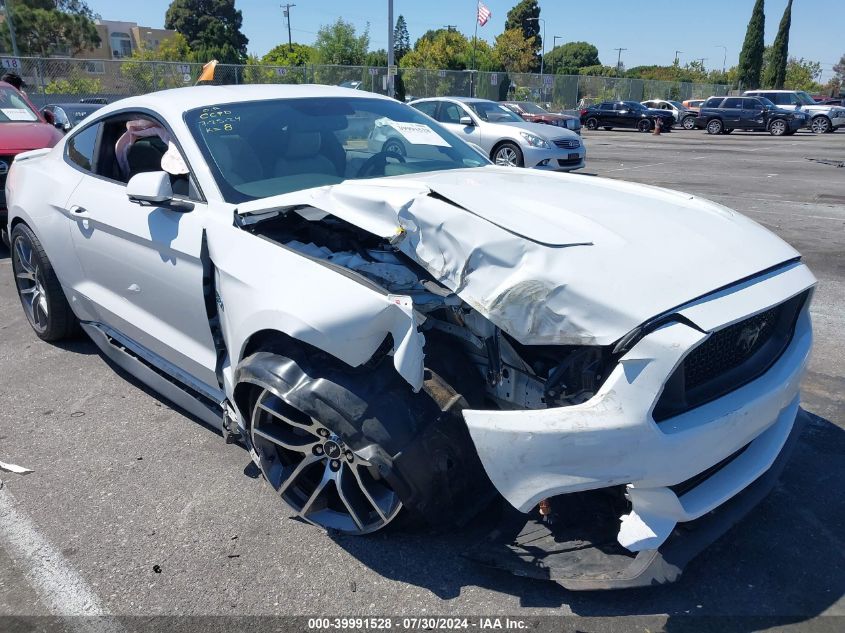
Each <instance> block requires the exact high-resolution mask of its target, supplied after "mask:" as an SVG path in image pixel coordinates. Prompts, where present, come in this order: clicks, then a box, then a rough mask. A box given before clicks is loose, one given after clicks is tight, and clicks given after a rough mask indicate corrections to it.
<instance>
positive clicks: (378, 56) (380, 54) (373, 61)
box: [364, 48, 387, 67]
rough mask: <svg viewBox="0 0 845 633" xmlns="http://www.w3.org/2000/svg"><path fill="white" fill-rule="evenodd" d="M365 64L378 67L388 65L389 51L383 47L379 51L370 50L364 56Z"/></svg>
mask: <svg viewBox="0 0 845 633" xmlns="http://www.w3.org/2000/svg"><path fill="white" fill-rule="evenodd" d="M364 65H365V66H378V67H385V66H387V51H386V50H384V49H383V48H380V49H378V50H377V51H370V52H369V53H367V55H366V57H364Z"/></svg>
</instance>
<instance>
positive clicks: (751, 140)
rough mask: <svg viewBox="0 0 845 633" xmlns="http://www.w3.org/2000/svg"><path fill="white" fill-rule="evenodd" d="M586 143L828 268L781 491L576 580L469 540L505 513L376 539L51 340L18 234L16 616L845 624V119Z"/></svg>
mask: <svg viewBox="0 0 845 633" xmlns="http://www.w3.org/2000/svg"><path fill="white" fill-rule="evenodd" d="M585 142H586V144H587V148H588V159H587V167H586V169H585V170H583V173H584V174H585V177H590V175H596V176H606V177H610V178H619V179H625V180H633V181H637V182H642V183H647V184H651V185H657V186H664V187H670V188H673V189H679V190H682V191H687V192H690V193H693V194H697V195H702V196H704V197H708V198H711V199H713V200H716V201H718V202H720V203H723V204H725V205H727V206H729V207H732V208H734V209H737V210H738V211H740V212H742V213H744V214H746V215H748V216H750V217H751V218H753V219H754V220H756V221H757V222H759V223H760V224H762V225H764V226H766V227H768V228H769V229H771V230H773V231H774V232H775V233H777V234H778V235H780V236H781V237H783V238H784V239H786V240H787V241H788V242H790V243H791V244H793V245H794V246H795V247H796V248H797V249H798V250H799V251H801V252H802V253H803V256H804V259H805V261H806V262H807V263H808V265H809V266H810V267H811V268H812V270H813V271H814V272H815V274H816V275H817V277H818V278H819V286H818V291H817V293H816V296H815V300H814V304H813V308H812V315H813V319H814V325H815V332H816V343H815V349H814V356H813V360H812V363H811V366H810V372H809V374H808V376H807V379H806V381H805V384H804V401H803V407H804V409H805V410H806V411H807V414H806V415H807V416H808V419H809V425H808V428H807V430H806V432H805V433H804V435H803V436H802V438H801V440H800V442H799V444H798V447H797V449H796V451H795V454H794V456H793V458H792V460H791V462H790V464H789V465H788V466H787V468H786V470H785V472H784V474H783V476H782V479H781V483H780V484H779V485H778V486H777V487H776V488H775V490H774V491H773V492H772V494H771V495H770V496H769V497H768V498H767V499H766V500H765V501H763V502H762V503H761V505H760V506H759V507H758V508H757V509H756V510H755V511H754V512H753V514H752V515H751V516H749V517H748V518H747V519H745V520H744V521H742V522H741V523H740V524H738V525H737V526H735V527H734V528H733V529H732V530H731V531H730V532H729V533H728V534H726V535H725V536H724V537H723V538H722V539H720V540H719V541H718V542H717V543H716V544H715V545H714V546H713V547H711V548H710V549H709V550H707V551H706V552H705V553H704V554H702V555H701V556H700V557H699V558H697V559H696V560H695V561H693V562H692V563H691V564H690V565H689V566H688V567H687V569H686V572H685V573H684V575H683V576H682V578H681V580H680V581H679V582H678V583H676V584H674V585H669V586H664V587H655V588H649V589H640V590H633V591H623V592H605V593H572V592H568V591H566V590H564V589H562V588H561V587H559V586H557V585H555V584H553V583H550V582H543V581H537V580H529V579H525V578H519V577H515V576H511V575H509V574H507V573H505V572H500V571H496V570H491V569H486V568H483V567H480V566H478V565H476V564H475V563H472V562H470V561H468V560H466V559H465V558H463V557H462V552H464V551H465V550H466V548H467V547H469V546H470V545H472V544H473V543H474V542H475V541H476V540H477V539H478V538H479V537H480V536H481V535H482V534H484V533H485V532H486V531H487V529H488V528H489V526H488V525H485V524H484V523H483V521H481V520H479V521H476V522H474V523H473V524H471V525H469V526H467V527H466V528H465V529H463V530H460V531H458V532H454V533H447V534H431V533H426V532H410V533H409V532H393V533H389V534H387V535H378V534H377V535H374V536H370V537H359V538H351V537H337V536H335V537H332V536H329V535H327V534H326V533H324V532H322V531H320V530H318V529H317V528H315V527H312V526H310V525H307V524H304V523H302V522H299V521H297V520H294V519H292V518H291V513H290V512H289V511H288V510H287V508H286V507H284V506H283V505H282V504H281V502H280V501H279V500H278V499H277V498H276V496H275V494H274V493H273V491H272V490H271V489H270V487H269V486H267V485H266V484H265V483H264V482H263V481H262V480H261V479H260V477H256V474H255V472H254V468H252V467H251V462H250V459H249V456H248V455H247V453H246V452H245V451H244V450H243V449H242V448H240V447H238V446H236V445H227V444H225V443H224V442H223V441H222V440H221V437H220V435H219V434H217V433H216V432H214V431H212V430H210V429H209V428H207V427H204V426H203V425H201V424H200V423H198V422H197V421H195V420H194V419H192V418H190V417H188V416H186V415H185V414H183V413H182V412H180V411H178V410H174V409H173V408H171V406H170V405H169V404H168V403H167V402H166V401H163V400H162V399H160V398H158V397H157V396H156V395H155V394H153V393H151V392H149V391H148V390H147V389H145V388H144V387H143V386H142V385H140V384H139V383H137V382H136V381H134V380H132V379H131V378H128V377H127V376H126V375H125V374H122V373H119V372H116V371H115V370H114V369H113V367H112V366H110V365H109V364H108V363H107V362H106V361H105V360H104V359H103V358H102V357H101V356H100V355H99V354H98V353H97V352H96V350H95V347H94V345H93V344H92V343H90V342H89V341H87V340H85V339H79V340H77V341H72V342H70V343H63V344H61V345H51V344H47V343H43V342H41V341H40V340H38V339H37V338H36V337H35V335H34V334H33V333H32V332H31V330H30V328H29V325H28V324H27V321H26V319H25V317H24V315H23V312H22V310H21V307H20V304H19V302H18V299H17V297H16V296H15V291H14V286H13V280H12V275H11V266H10V261H9V257H8V252H7V251H5V249H2V247H0V376H2V380H0V461H4V462H11V463H14V464H18V465H21V466H25V467H27V468H29V469H32V470H33V471H34V472H32V473H30V474H27V475H16V474H10V473H4V472H0V479H2V480H3V487H2V488H0V544H2V545H3V547H0V630H4V629H9V630H11V629H15V627H17V630H27V627H29V626H31V624H32V622H33V621H32V620H29V619H27V618H22V617H21V616H38V615H51V614H67V613H89V614H113V615H121V616H158V615H179V616H189V615H190V616H198V615H217V616H223V615H225V616H245V615H304V616H316V615H326V616H328V615H331V616H337V615H341V616H342V615H352V614H358V615H394V616H402V615H408V616H427V615H433V614H441V615H473V616H489V615H510V616H518V617H523V618H526V617H529V616H531V617H533V616H544V615H556V616H560V615H571V616H585V619H575V618H569V619H566V620H562V621H561V622H565V623H566V626H568V627H570V629H572V630H576V629H577V630H581V631H591V632H593V631H595V632H598V631H611V630H652V631H653V630H659V629H661V628H662V629H665V630H667V631H680V630H685V631H687V630H689V631H698V630H714V631H715V630H728V628H727V625H726V622H727V620H724V619H723V618H726V617H728V616H730V617H731V618H732V619H731V620H730V621H731V622H732V623H733V625H734V626H736V624H737V622H738V623H739V627H740V629H741V630H757V629H767V630H781V629H788V628H791V629H795V630H816V631H822V630H824V631H828V630H830V631H833V630H843V629H845V617H843V616H845V599H843V594H845V503H843V499H845V486H843V472H845V466H843V464H845V460H844V459H843V458H845V432H844V431H845V401H844V400H843V393H845V378H844V377H845V360H844V359H845V342H844V341H845V337H843V336H842V333H843V331H845V168H839V167H836V166H835V164H836V162H837V161H845V131H840V132H838V133H836V134H828V135H824V136H814V135H811V134H806V133H800V134H798V135H796V136H793V137H786V138H774V137H770V136H769V135H765V134H744V133H734V134H732V135H730V136H719V137H710V136H707V135H706V134H704V133H703V132H700V131H696V132H687V131H676V132H673V133H671V134H663V135H661V136H659V137H656V136H652V135H648V134H640V133H637V132H620V131H611V132H606V131H603V130H602V131H597V132H585ZM819 160H820V161H822V162H819ZM825 161H827V162H825ZM620 203H621V204H624V201H621V202H620ZM667 265H671V262H667ZM11 616H17V618H12V617H11ZM606 616H626V618H628V619H604V618H605V617H606ZM737 618H738V619H737ZM761 618H762V619H761ZM776 625H777V626H776ZM71 626H72V627H74V626H76V625H75V624H73V622H71ZM561 626H563V625H561ZM710 627H712V628H710ZM772 627H775V628H772ZM561 630H563V629H561ZM567 630H569V629H567Z"/></svg>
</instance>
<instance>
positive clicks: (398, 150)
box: [381, 138, 408, 158]
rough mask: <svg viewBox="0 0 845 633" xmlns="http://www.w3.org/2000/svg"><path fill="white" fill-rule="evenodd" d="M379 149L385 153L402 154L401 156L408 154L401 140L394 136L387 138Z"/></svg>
mask: <svg viewBox="0 0 845 633" xmlns="http://www.w3.org/2000/svg"><path fill="white" fill-rule="evenodd" d="M381 151H383V152H385V153H386V154H393V155H394V156H402V157H403V158H404V157H405V156H407V155H408V152H407V150H406V149H405V145H404V144H403V143H402V141H399V140H397V139H395V138H392V139H390V140H388V141H387V142H386V143H385V144H384V145H382V148H381Z"/></svg>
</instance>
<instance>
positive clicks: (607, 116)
mask: <svg viewBox="0 0 845 633" xmlns="http://www.w3.org/2000/svg"><path fill="white" fill-rule="evenodd" d="M613 105H614V104H612V103H602V104H600V105H599V107H598V115H599V123H600V124H601V125H604V126H607V127H613V125H614V124H615V114H616V113H615V111H614V109H613Z"/></svg>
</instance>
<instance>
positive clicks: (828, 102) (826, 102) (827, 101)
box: [817, 97, 845, 106]
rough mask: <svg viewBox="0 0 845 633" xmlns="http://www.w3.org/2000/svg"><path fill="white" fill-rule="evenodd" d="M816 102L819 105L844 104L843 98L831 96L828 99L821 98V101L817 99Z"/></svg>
mask: <svg viewBox="0 0 845 633" xmlns="http://www.w3.org/2000/svg"><path fill="white" fill-rule="evenodd" d="M817 103H820V104H821V105H830V106H845V99H840V98H836V97H831V98H829V99H822V100H821V101H819V102H817Z"/></svg>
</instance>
